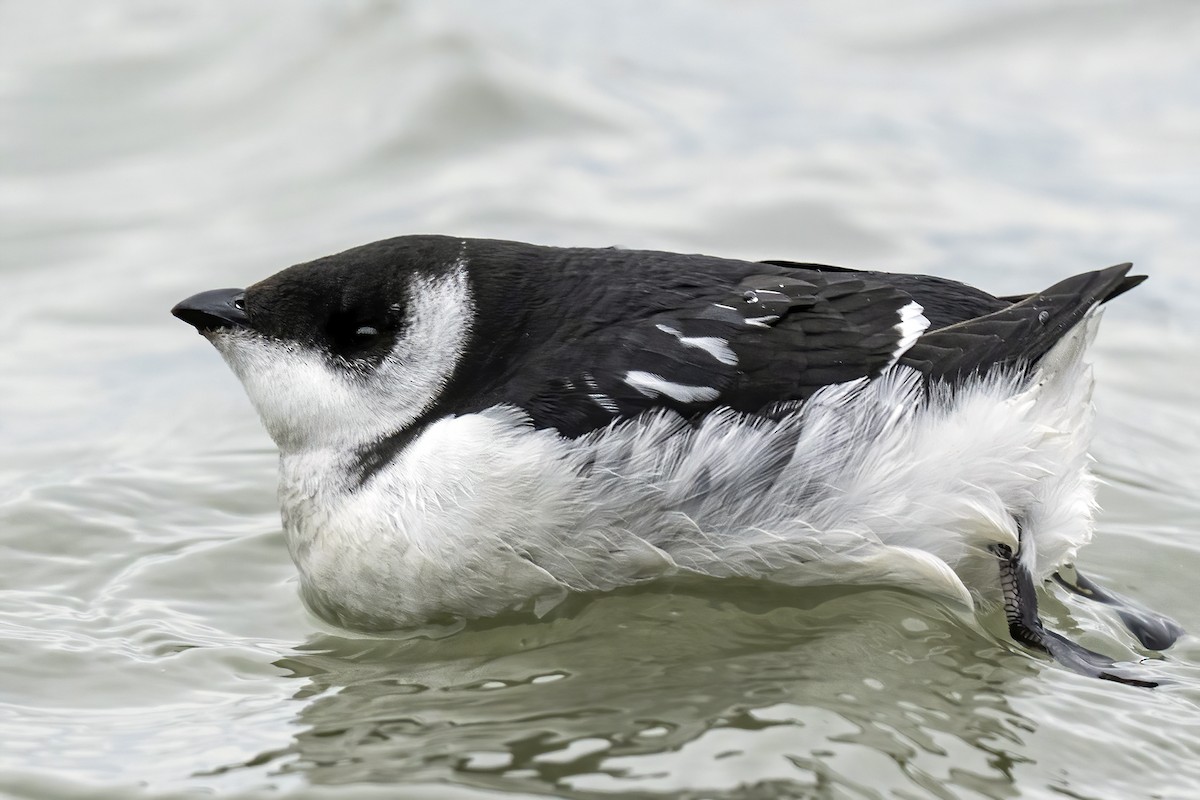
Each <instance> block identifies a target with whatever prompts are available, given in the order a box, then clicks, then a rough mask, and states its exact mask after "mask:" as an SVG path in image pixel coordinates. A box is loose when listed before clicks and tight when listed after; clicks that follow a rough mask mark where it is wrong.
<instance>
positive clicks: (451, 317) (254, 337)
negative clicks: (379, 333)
mask: <svg viewBox="0 0 1200 800" xmlns="http://www.w3.org/2000/svg"><path fill="white" fill-rule="evenodd" d="M473 311H474V306H473V302H472V298H471V293H470V287H469V285H468V282H467V272H466V265H465V263H464V262H462V261H459V262H458V263H456V264H455V265H454V266H453V267H452V268H451V269H450V270H448V271H447V273H446V274H443V275H438V276H423V275H414V276H413V277H412V279H411V281H410V283H409V304H408V312H407V316H406V319H405V322H404V326H403V328H402V329H401V331H400V334H399V335H398V337H397V339H396V342H395V344H394V345H393V346H392V351H391V352H390V353H388V355H387V356H385V357H384V359H383V361H382V362H381V363H380V364H379V366H378V367H376V368H375V369H374V370H372V371H369V372H365V373H355V372H353V371H352V370H351V369H348V368H346V367H343V366H340V365H337V364H335V363H334V362H333V361H332V360H331V359H330V358H329V357H328V356H327V355H326V354H325V353H322V352H318V351H316V350H313V349H311V348H307V347H301V346H300V345H297V344H295V343H291V342H280V341H275V340H271V339H267V338H264V337H262V336H259V335H258V334H255V333H253V332H250V331H231V332H227V333H221V334H218V335H216V336H214V337H213V344H214V345H215V346H216V347H217V349H218V350H219V351H220V352H221V354H222V355H223V356H224V357H225V360H226V361H227V362H228V363H229V366H230V367H231V368H232V369H233V371H234V373H235V374H237V376H238V378H240V379H241V381H242V384H243V386H245V388H246V393H247V394H248V395H249V396H250V400H251V402H252V403H254V406H255V408H256V409H257V410H258V413H259V416H260V417H262V421H263V425H264V426H265V427H266V428H267V431H268V433H270V434H271V438H273V439H274V440H275V443H276V444H277V445H279V448H280V449H281V450H283V451H285V452H299V451H304V450H313V449H322V448H332V449H349V448H354V447H358V446H361V445H364V444H369V443H371V442H374V441H377V440H379V439H381V438H383V437H384V436H387V435H388V434H391V433H395V432H396V431H399V430H402V429H403V428H404V427H406V426H407V425H409V424H410V423H412V422H413V421H414V420H415V419H417V417H419V416H420V415H421V413H422V412H423V411H425V410H426V409H427V408H429V407H430V406H431V405H432V404H433V403H434V401H435V400H436V399H437V397H438V395H439V394H440V393H441V391H442V389H443V388H444V387H445V385H446V382H447V381H448V380H449V379H450V376H451V375H452V374H453V372H454V369H455V367H456V366H457V364H458V362H459V359H460V358H461V356H462V353H463V350H464V348H465V347H466V343H467V338H468V336H469V335H470V330H471V320H472V316H473Z"/></svg>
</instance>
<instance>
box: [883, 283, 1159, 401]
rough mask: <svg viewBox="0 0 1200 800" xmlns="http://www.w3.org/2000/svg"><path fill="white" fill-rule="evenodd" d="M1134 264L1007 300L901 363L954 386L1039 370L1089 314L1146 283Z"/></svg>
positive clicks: (937, 335)
mask: <svg viewBox="0 0 1200 800" xmlns="http://www.w3.org/2000/svg"><path fill="white" fill-rule="evenodd" d="M1132 266H1133V265H1132V264H1118V265H1117V266H1115V267H1109V268H1108V269H1101V270H1096V271H1095V272H1085V273H1083V274H1081V275H1075V276H1073V277H1070V278H1067V279H1066V280H1063V281H1059V282H1058V283H1056V284H1054V285H1053V286H1051V287H1050V288H1049V289H1046V290H1045V291H1041V292H1037V293H1035V294H1031V295H1025V296H1023V297H1012V298H1005V299H1008V300H1011V301H1013V303H1012V305H1010V306H1008V307H1007V308H1002V309H1000V310H999V311H994V312H992V313H991V314H987V315H985V316H982V317H976V318H974V319H969V320H966V321H964V322H959V323H956V324H954V325H949V326H947V327H945V328H939V329H938V330H934V331H928V332H926V333H925V334H924V335H923V336H922V337H921V338H920V339H918V340H917V341H916V343H915V344H914V345H913V346H912V348H911V349H909V351H908V352H907V353H905V354H904V357H903V358H902V359H901V363H904V364H907V365H908V366H911V367H914V368H915V369H918V370H920V371H921V372H924V373H925V374H926V375H928V376H929V377H930V378H935V379H941V380H946V381H950V382H952V383H953V382H954V381H955V379H956V378H959V377H963V376H966V375H971V374H977V375H982V374H985V373H987V372H989V371H990V370H992V369H995V368H997V367H1021V366H1024V367H1028V366H1032V365H1034V364H1036V363H1037V362H1038V361H1039V360H1040V359H1041V358H1042V357H1043V356H1044V355H1046V353H1048V352H1049V351H1050V349H1051V348H1052V347H1053V346H1054V345H1055V343H1057V342H1058V341H1059V340H1060V339H1062V338H1063V337H1064V336H1066V335H1067V333H1068V332H1069V331H1070V330H1071V329H1072V328H1074V327H1075V326H1076V325H1077V324H1078V323H1079V322H1080V321H1081V320H1082V319H1083V318H1084V317H1085V316H1087V314H1088V312H1090V311H1091V310H1092V309H1093V308H1095V307H1096V306H1098V305H1100V304H1101V303H1105V302H1108V301H1109V300H1111V299H1112V298H1114V297H1117V296H1118V295H1121V294H1123V293H1125V292H1127V291H1129V290H1130V289H1132V288H1133V287H1135V286H1137V285H1138V284H1139V283H1141V282H1142V281H1144V280H1145V279H1146V276H1145V275H1133V276H1130V275H1129V274H1128V273H1129V270H1130V268H1131V267H1132Z"/></svg>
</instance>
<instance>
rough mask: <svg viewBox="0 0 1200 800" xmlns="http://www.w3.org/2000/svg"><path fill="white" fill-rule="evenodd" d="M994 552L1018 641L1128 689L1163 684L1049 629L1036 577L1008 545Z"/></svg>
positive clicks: (996, 547) (1006, 610) (1007, 613)
mask: <svg viewBox="0 0 1200 800" xmlns="http://www.w3.org/2000/svg"><path fill="white" fill-rule="evenodd" d="M991 549H992V552H993V553H995V554H996V556H997V558H999V560H1000V586H1001V588H1002V589H1003V590H1004V616H1005V618H1006V619H1007V621H1008V632H1009V635H1011V636H1012V637H1013V639H1015V640H1016V641H1018V642H1020V643H1021V644H1023V645H1026V646H1027V647H1030V648H1033V649H1034V650H1040V651H1041V652H1043V653H1046V654H1048V655H1050V656H1051V657H1052V658H1053V659H1054V660H1055V661H1057V662H1058V663H1060V664H1062V665H1063V666H1064V667H1066V668H1067V669H1070V670H1071V671H1072V672H1077V673H1079V674H1080V675H1087V676H1089V677H1092V678H1100V679H1102V680H1107V681H1115V682H1117V683H1124V684H1126V685H1128V686H1145V687H1154V686H1158V685H1159V683H1160V681H1156V680H1151V679H1148V678H1144V677H1139V676H1137V675H1133V674H1130V673H1129V671H1128V670H1126V669H1124V668H1122V667H1118V666H1117V665H1116V663H1115V662H1113V660H1112V659H1110V658H1108V657H1107V656H1105V655H1102V654H1100V653H1097V652H1095V651H1094V650H1088V649H1087V648H1086V647H1084V646H1083V645H1079V644H1076V643H1075V642H1072V641H1071V640H1070V639H1068V638H1066V637H1065V636H1062V635H1060V634H1057V633H1054V632H1053V631H1049V630H1046V627H1045V626H1044V625H1042V620H1041V619H1040V618H1039V617H1038V606H1037V593H1036V590H1035V586H1034V583H1033V576H1032V575H1030V573H1029V570H1028V569H1027V568H1026V567H1025V565H1024V564H1022V563H1021V560H1020V558H1019V557H1018V556H1014V555H1013V552H1012V549H1011V548H1010V547H1009V546H1008V545H1004V544H997V545H993V546H992V548H991Z"/></svg>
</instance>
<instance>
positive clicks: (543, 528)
mask: <svg viewBox="0 0 1200 800" xmlns="http://www.w3.org/2000/svg"><path fill="white" fill-rule="evenodd" d="M1128 270H1129V265H1128V264H1122V265H1120V266H1115V267H1110V268H1108V269H1103V270H1099V271H1096V272H1089V273H1085V274H1082V275H1077V276H1075V277H1072V278H1068V279H1066V280H1064V281H1062V282H1060V283H1057V284H1055V285H1054V286H1052V287H1050V288H1049V289H1046V290H1045V291H1042V292H1038V293H1035V294H1030V295H1027V296H1022V297H1003V298H1001V297H994V296H992V295H990V294H987V293H986V292H983V291H981V290H979V289H975V288H972V287H970V286H967V285H964V284H961V283H957V282H954V281H950V280H946V279H942V278H935V277H928V276H922V275H901V274H888V273H881V272H864V271H857V270H851V269H846V268H841V267H831V266H825V265H819V264H800V263H792V262H787V261H768V262H759V263H755V262H748V261H738V260H730V259H724V258H714V257H710V256H703V255H681V254H677V253H666V252H652V251H641V250H622V249H590V248H554V247H541V246H536V245H531V244H522V243H518V242H506V241H492V240H477V239H459V238H451V237H445V236H403V237H399V238H395V239H389V240H386V241H381V242H376V243H374V244H369V245H365V246H363V247H358V248H355V249H352V250H348V251H346V252H344V253H339V254H337V255H333V256H329V257H326V258H321V259H318V260H316V261H312V262H309V263H306V264H300V265H298V266H294V267H291V268H289V269H285V270H283V271H282V272H280V273H278V274H276V275H274V276H272V277H270V278H267V279H266V280H263V281H261V282H259V283H256V284H254V285H253V286H250V287H249V288H247V289H244V290H242V289H220V290H215V291H208V292H203V293H201V294H198V295H196V296H194V297H191V298H188V299H187V300H184V301H183V302H181V303H179V304H178V305H177V306H175V308H174V309H173V313H174V314H175V316H177V317H179V318H180V319H182V320H184V321H185V322H188V323H190V324H191V325H193V326H195V327H196V328H197V329H198V330H199V331H200V332H201V333H202V334H203V335H204V336H205V337H206V338H207V339H208V340H209V341H211V342H212V344H213V345H215V346H216V348H217V350H219V351H220V353H221V355H222V356H224V358H225V360H226V361H227V362H228V364H229V366H230V367H232V369H233V371H234V372H235V373H236V374H237V376H238V377H239V378H240V379H241V381H242V383H243V385H244V386H245V388H246V391H247V393H248V394H249V396H250V399H251V401H252V402H253V403H254V406H255V408H256V409H257V410H258V413H259V415H260V416H261V418H262V421H263V423H264V425H265V426H266V428H267V431H268V432H269V433H270V435H271V437H272V438H273V439H274V441H275V443H276V444H277V445H278V447H279V450H280V454H281V458H280V491H279V496H280V503H281V506H282V515H283V524H284V530H285V532H286V537H287V543H288V547H289V549H290V552H291V555H292V558H293V559H294V560H295V562H296V566H297V567H298V569H299V572H300V578H301V587H302V593H303V595H304V597H305V600H306V602H307V603H308V604H309V605H310V606H311V607H312V608H313V610H314V611H316V612H317V613H318V614H320V615H322V616H324V617H326V618H328V619H331V620H333V621H335V622H338V623H340V624H342V625H345V626H349V627H355V628H368V629H387V628H397V627H405V626H411V625H415V624H419V623H421V622H423V621H426V620H428V619H430V618H431V617H434V616H435V615H445V614H450V615H455V616H458V617H465V618H471V617H481V616H490V615H494V614H496V613H499V612H501V611H504V610H506V609H512V608H532V609H534V610H535V611H538V612H544V611H545V610H547V609H549V608H550V607H552V606H553V605H554V604H556V603H558V602H559V601H560V600H561V599H562V598H563V597H564V596H565V595H566V594H567V593H569V592H584V591H603V590H608V589H613V588H616V587H620V586H626V585H629V584H634V583H638V582H642V581H649V580H652V579H655V578H658V577H661V576H668V575H680V574H692V575H703V576H717V577H732V576H739V577H746V578H757V579H766V580H771V581H777V582H780V583H783V584H788V585H794V586H809V585H821V584H872V585H873V584H883V585H894V586H902V587H908V588H912V589H916V590H918V591H921V592H927V593H933V594H937V595H942V596H947V597H951V598H955V599H957V600H960V601H962V602H963V603H966V604H972V605H974V604H979V603H987V602H994V601H1002V602H1003V604H1004V608H1005V612H1006V616H1007V619H1008V624H1009V630H1010V632H1011V634H1012V635H1013V636H1014V638H1016V639H1017V640H1019V641H1021V642H1022V643H1024V644H1026V645H1028V646H1031V647H1033V648H1035V649H1040V650H1043V651H1045V652H1048V653H1050V654H1051V655H1052V656H1054V657H1055V658H1056V659H1058V660H1059V661H1060V662H1062V663H1063V664H1065V665H1067V666H1069V667H1071V668H1072V669H1075V670H1077V671H1079V672H1083V673H1085V674H1090V675H1096V676H1098V677H1106V678H1111V679H1114V680H1124V681H1127V682H1134V683H1136V682H1139V681H1140V679H1138V678H1136V677H1132V678H1131V677H1127V674H1126V671H1124V670H1123V669H1122V668H1114V665H1113V662H1112V661H1111V660H1109V659H1107V658H1105V657H1104V656H1102V655H1100V654H1097V653H1094V652H1092V651H1090V650H1087V649H1084V648H1083V647H1081V646H1079V645H1077V644H1075V643H1073V642H1071V641H1069V640H1067V639H1065V638H1063V637H1061V636H1060V635H1058V634H1055V633H1053V632H1050V631H1048V630H1046V629H1045V628H1044V627H1043V625H1042V624H1041V622H1040V620H1039V619H1038V614H1037V599H1036V595H1035V588H1036V586H1037V585H1038V584H1040V583H1041V582H1042V581H1044V580H1047V579H1049V578H1051V577H1057V578H1058V579H1059V580H1060V582H1062V583H1063V584H1064V585H1066V586H1068V588H1071V589H1073V590H1075V591H1076V592H1078V593H1080V594H1083V595H1085V596H1090V597H1093V598H1095V599H1099V600H1102V601H1104V602H1109V603H1111V604H1113V605H1115V606H1116V607H1117V610H1118V612H1119V613H1120V615H1121V617H1122V618H1123V619H1124V620H1125V621H1126V624H1127V626H1128V627H1129V628H1130V630H1131V631H1133V633H1134V634H1135V635H1136V636H1137V637H1138V638H1139V640H1140V641H1141V644H1142V645H1143V646H1144V647H1146V648H1151V649H1162V648H1165V647H1168V646H1170V644H1171V643H1173V641H1174V640H1175V638H1176V637H1177V636H1178V635H1179V633H1180V631H1179V629H1178V627H1177V626H1175V624H1174V623H1172V622H1171V621H1170V620H1168V619H1166V618H1163V617H1160V616H1158V615H1155V614H1153V613H1151V612H1149V611H1146V610H1144V609H1141V608H1139V607H1137V606H1135V605H1134V604H1132V603H1130V602H1129V601H1126V600H1124V599H1123V598H1119V597H1117V596H1116V595H1113V594H1112V593H1108V592H1105V591H1104V590H1103V589H1101V588H1100V587H1099V586H1096V585H1095V584H1093V583H1091V582H1090V581H1087V580H1086V579H1085V578H1083V577H1082V576H1078V575H1077V574H1076V573H1074V572H1073V570H1068V569H1065V567H1066V566H1067V565H1069V564H1071V563H1072V562H1073V560H1074V558H1075V555H1076V551H1077V550H1078V549H1079V547H1080V546H1081V545H1083V544H1084V543H1086V542H1087V541H1088V540H1089V538H1090V537H1091V535H1092V516H1093V510H1094V507H1095V501H1094V480H1093V478H1092V476H1091V474H1090V472H1089V468H1088V462H1089V457H1088V454H1087V445H1088V440H1089V436H1090V427H1091V415H1092V410H1091V393H1092V380H1091V375H1090V371H1089V368H1088V366H1087V363H1086V362H1085V360H1084V358H1083V356H1084V351H1085V349H1086V347H1087V345H1088V343H1089V341H1090V340H1091V338H1092V336H1093V333H1094V329H1095V325H1096V322H1097V320H1098V316H1099V314H1098V309H1099V307H1100V306H1101V305H1102V304H1103V303H1105V302H1106V301H1108V300H1110V299H1112V298H1113V297H1116V296H1117V295H1119V294H1121V293H1122V292H1125V291H1127V290H1128V289H1130V288H1132V287H1134V286H1136V285H1137V284H1138V283H1140V282H1141V281H1142V280H1143V278H1142V277H1130V276H1128V274H1127V273H1128ZM1068 574H1069V575H1070V578H1069V579H1068V578H1067V577H1065V576H1066V575H1068ZM1145 682H1147V683H1153V682H1152V681H1145Z"/></svg>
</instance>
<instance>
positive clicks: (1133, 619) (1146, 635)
mask: <svg viewBox="0 0 1200 800" xmlns="http://www.w3.org/2000/svg"><path fill="white" fill-rule="evenodd" d="M1074 572H1075V575H1074V580H1071V579H1069V578H1068V577H1067V576H1065V575H1063V574H1062V573H1061V572H1056V573H1054V580H1056V581H1058V582H1059V583H1060V584H1062V585H1063V586H1065V587H1066V588H1067V589H1069V590H1070V591H1071V592H1074V593H1075V594H1077V595H1079V596H1080V597H1086V598H1088V599H1089V600H1095V601H1096V602H1097V603H1104V604H1105V605H1108V606H1112V607H1113V608H1114V609H1116V611H1117V616H1119V617H1120V618H1121V622H1123V623H1125V627H1126V628H1128V629H1129V632H1130V633H1132V634H1133V635H1134V636H1136V637H1137V640H1138V641H1139V642H1141V643H1142V647H1144V648H1146V649H1147V650H1166V649H1167V648H1168V647H1170V646H1171V645H1173V644H1175V642H1176V641H1178V639H1179V637H1180V636H1182V635H1183V634H1184V632H1185V631H1184V630H1183V628H1182V627H1181V626H1180V625H1179V623H1178V622H1176V621H1175V620H1173V619H1171V618H1170V617H1164V616H1163V615H1162V614H1157V613H1155V612H1153V611H1151V610H1150V609H1148V608H1144V607H1142V606H1140V605H1138V604H1137V603H1135V602H1133V601H1132V600H1129V599H1128V598H1125V597H1122V596H1121V595H1119V594H1117V593H1116V592H1112V591H1109V590H1108V589H1105V588H1104V587H1103V586H1100V585H1099V584H1097V583H1095V582H1093V581H1091V580H1089V579H1088V578H1085V577H1084V576H1083V575H1082V574H1080V572H1079V571H1078V570H1074Z"/></svg>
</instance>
